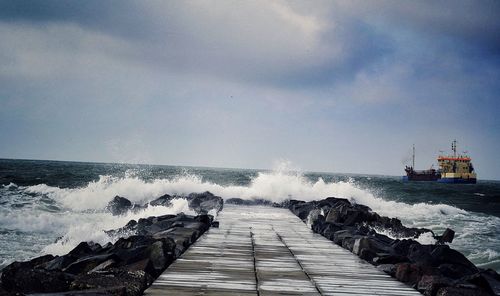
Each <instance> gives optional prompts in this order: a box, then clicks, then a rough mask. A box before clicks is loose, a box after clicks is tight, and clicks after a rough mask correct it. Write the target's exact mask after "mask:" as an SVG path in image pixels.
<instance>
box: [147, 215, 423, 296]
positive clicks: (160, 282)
mask: <svg viewBox="0 0 500 296" xmlns="http://www.w3.org/2000/svg"><path fill="white" fill-rule="evenodd" d="M217 220H218V221H219V222H220V227H219V228H211V229H210V230H209V231H208V232H207V233H205V234H204V235H203V236H202V237H201V238H200V239H198V241H197V242H196V243H195V244H194V245H192V246H191V247H190V248H189V249H188V250H187V251H186V253H184V254H183V255H182V256H181V257H180V258H179V259H177V260H176V262H174V263H173V264H172V265H171V266H170V267H169V268H168V269H167V270H166V271H165V272H164V273H163V274H162V275H160V277H159V278H158V279H157V280H156V281H155V282H154V283H153V285H152V286H151V287H149V289H147V290H146V291H145V295H257V296H268V295H269V296H270V295H421V294H420V293H419V292H417V291H416V290H414V289H412V288H411V287H408V286H406V285H404V284H403V283H400V282H398V281H397V280H395V279H393V278H391V277H390V276H388V275H386V274H385V273H383V272H382V271H379V270H377V269H376V268H375V267H373V266H372V265H370V264H369V263H367V262H364V261H363V260H361V259H359V258H358V257H357V256H356V255H354V254H352V253H350V252H349V251H347V250H345V249H343V248H341V247H339V246H337V245H335V244H334V243H333V242H331V241H329V240H327V239H326V238H324V237H322V236H320V235H318V234H314V233H313V232H312V231H311V230H310V229H309V228H308V227H307V225H306V224H304V223H303V222H302V221H301V220H300V219H299V218H298V217H296V216H295V215H293V214H292V213H291V212H290V211H289V210H288V209H280V208H272V207H263V206H239V205H238V206H236V205H225V206H224V210H223V211H222V212H221V213H220V214H219V217H218V218H217Z"/></svg>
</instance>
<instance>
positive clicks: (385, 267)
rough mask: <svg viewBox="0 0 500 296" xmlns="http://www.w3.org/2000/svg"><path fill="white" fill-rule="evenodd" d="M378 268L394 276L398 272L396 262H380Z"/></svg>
mask: <svg viewBox="0 0 500 296" xmlns="http://www.w3.org/2000/svg"><path fill="white" fill-rule="evenodd" d="M377 269H378V270H381V271H383V272H385V273H387V274H388V275H390V276H392V277H394V275H395V274H396V267H395V265H394V264H380V265H378V266H377Z"/></svg>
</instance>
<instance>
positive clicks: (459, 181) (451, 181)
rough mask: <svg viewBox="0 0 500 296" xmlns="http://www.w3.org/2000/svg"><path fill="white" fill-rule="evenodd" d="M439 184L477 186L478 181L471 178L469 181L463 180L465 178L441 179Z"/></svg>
mask: <svg viewBox="0 0 500 296" xmlns="http://www.w3.org/2000/svg"><path fill="white" fill-rule="evenodd" d="M437 181H438V182H439V183H449V184H476V183H477V179H475V178H469V179H463V178H441V179H439V180H437Z"/></svg>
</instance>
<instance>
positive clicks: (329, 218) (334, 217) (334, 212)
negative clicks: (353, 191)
mask: <svg viewBox="0 0 500 296" xmlns="http://www.w3.org/2000/svg"><path fill="white" fill-rule="evenodd" d="M325 222H328V223H341V222H342V220H341V216H340V209H338V208H331V209H330V211H329V212H328V215H326V217H325Z"/></svg>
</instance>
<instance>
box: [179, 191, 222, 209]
mask: <svg viewBox="0 0 500 296" xmlns="http://www.w3.org/2000/svg"><path fill="white" fill-rule="evenodd" d="M187 198H188V202H189V208H191V209H193V210H194V211H195V212H196V213H197V214H207V213H208V212H210V211H212V210H215V212H216V213H219V211H221V210H222V208H223V206H224V201H223V199H222V197H219V196H215V195H213V194H212V193H210V192H208V191H206V192H203V193H191V194H189V195H188V196H187Z"/></svg>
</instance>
